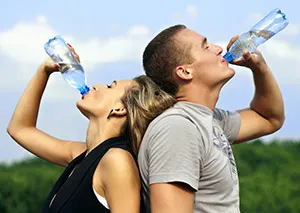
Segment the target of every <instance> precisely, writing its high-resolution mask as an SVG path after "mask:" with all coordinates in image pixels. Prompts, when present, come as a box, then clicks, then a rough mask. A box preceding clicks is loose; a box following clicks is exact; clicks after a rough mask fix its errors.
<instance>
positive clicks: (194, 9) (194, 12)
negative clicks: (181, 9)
mask: <svg viewBox="0 0 300 213" xmlns="http://www.w3.org/2000/svg"><path fill="white" fill-rule="evenodd" d="M185 11H186V13H187V14H189V15H190V16H192V17H196V16H197V7H196V6H194V5H188V6H187V7H186V9H185Z"/></svg>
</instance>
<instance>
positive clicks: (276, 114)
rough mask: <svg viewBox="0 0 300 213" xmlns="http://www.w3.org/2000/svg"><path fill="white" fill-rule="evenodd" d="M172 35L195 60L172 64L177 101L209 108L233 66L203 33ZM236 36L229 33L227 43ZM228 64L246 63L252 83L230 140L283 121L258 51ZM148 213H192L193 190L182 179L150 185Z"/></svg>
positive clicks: (272, 80) (270, 129)
mask: <svg viewBox="0 0 300 213" xmlns="http://www.w3.org/2000/svg"><path fill="white" fill-rule="evenodd" d="M175 38H176V39H177V41H179V42H181V43H182V44H187V45H188V46H190V47H191V54H192V55H193V56H194V58H195V61H194V62H193V63H192V64H183V65H179V66H177V67H176V68H175V71H174V78H175V80H176V82H177V83H178V85H179V91H178V93H177V94H176V97H177V100H178V101H189V102H193V103H197V104H202V105H204V106H207V107H208V108H210V109H211V110H213V109H214V108H215V106H216V103H217V101H218V98H219V94H220V91H221V89H222V87H223V86H224V85H225V83H226V82H227V81H229V80H230V79H231V78H232V77H233V76H234V70H233V69H232V68H230V67H229V66H228V63H227V62H226V61H225V60H224V59H223V57H222V55H221V54H222V52H223V49H222V48H221V47H219V46H217V45H214V44H210V43H209V42H208V41H207V40H206V38H205V37H204V36H203V35H200V34H198V33H196V32H194V31H192V30H190V29H185V30H182V31H180V32H179V33H178V34H176V36H175ZM237 39H238V36H235V37H233V38H232V39H231V40H230V42H229V44H228V46H227V50H228V49H229V48H230V46H231V45H232V44H233V43H234V41H236V40H237ZM232 64H235V65H239V66H244V67H248V68H249V69H250V70H251V71H252V73H253V78H254V84H255V93H254V97H253V99H252V101H251V103H250V107H248V108H245V109H241V110H238V112H239V113H240V117H241V127H240V131H239V134H238V137H237V140H236V141H235V142H234V144H238V143H242V142H245V141H248V140H250V139H254V138H258V137H260V136H263V135H267V134H271V133H273V132H275V131H277V130H278V129H279V128H281V126H282V125H283V123H284V105H283V99H282V95H281V92H280V89H279V87H278V85H277V83H276V80H275V78H274V76H273V74H272V72H271V70H270V68H269V67H268V65H267V64H266V61H265V60H264V58H263V56H262V54H261V53H260V52H259V51H258V50H256V51H255V52H254V53H249V52H248V51H245V52H244V54H243V57H242V58H240V59H236V60H234V61H233V62H232ZM150 200H151V210H152V213H167V212H168V213H169V212H172V213H188V212H190V213H192V212H193V204H194V191H193V190H192V189H191V188H190V187H189V186H187V185H185V184H184V183H177V182H172V183H159V184H151V185H150Z"/></svg>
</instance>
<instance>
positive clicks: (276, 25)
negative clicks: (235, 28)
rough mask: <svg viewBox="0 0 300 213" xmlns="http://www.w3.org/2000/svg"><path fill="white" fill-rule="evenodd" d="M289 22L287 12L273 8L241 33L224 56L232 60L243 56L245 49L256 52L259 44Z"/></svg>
mask: <svg viewBox="0 0 300 213" xmlns="http://www.w3.org/2000/svg"><path fill="white" fill-rule="evenodd" d="M288 24H289V22H288V20H287V19H286V17H285V14H284V13H282V12H281V10H280V9H274V10H272V11H271V12H270V13H269V14H268V15H267V16H265V17H264V18H263V19H261V20H260V21H259V22H258V23H257V24H255V25H254V26H253V27H252V28H251V29H250V30H249V31H248V32H246V33H243V34H242V35H240V36H239V38H238V40H237V41H235V42H234V43H233V44H232V46H231V47H230V49H229V50H228V52H227V53H226V54H225V55H224V56H223V57H224V58H225V59H226V60H227V61H228V62H230V61H232V60H234V59H236V58H240V57H242V56H243V52H244V51H245V50H248V51H249V52H251V53H252V52H254V51H255V50H256V48H257V47H258V46H259V45H261V44H262V43H264V42H265V41H267V40H268V39H270V38H271V37H272V36H274V35H275V34H276V33H278V32H279V31H281V30H283V29H284V28H285V27H286V26H287V25H288Z"/></svg>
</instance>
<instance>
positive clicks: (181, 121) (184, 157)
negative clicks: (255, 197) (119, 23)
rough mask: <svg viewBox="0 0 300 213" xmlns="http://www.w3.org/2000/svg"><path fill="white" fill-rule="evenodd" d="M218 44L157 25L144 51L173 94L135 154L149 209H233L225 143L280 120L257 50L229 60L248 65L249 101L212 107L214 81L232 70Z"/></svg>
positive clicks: (150, 69)
mask: <svg viewBox="0 0 300 213" xmlns="http://www.w3.org/2000/svg"><path fill="white" fill-rule="evenodd" d="M237 38H238V36H236V37H234V38H233V39H231V41H230V42H229V44H228V47H227V48H229V47H230V46H231V45H232V44H233V42H234V41H235V40H237ZM222 51H223V50H222V48H221V47H219V46H217V45H214V44H210V43H209V42H208V41H207V39H206V38H205V37H204V36H202V35H200V34H198V33H196V32H194V31H192V30H190V29H187V28H186V27H185V26H183V25H176V26H173V27H170V28H168V29H166V30H164V31H162V32H161V33H159V34H158V35H157V36H156V37H155V38H154V39H153V40H152V41H151V42H150V43H149V44H148V46H147V47H146V49H145V51H144V54H143V66H144V69H145V72H146V74H147V75H148V76H149V77H151V78H152V79H153V80H154V81H155V82H156V83H157V84H158V85H159V86H160V87H161V88H162V89H164V90H165V91H166V92H168V93H170V94H173V95H174V96H175V97H176V99H177V101H178V102H177V103H176V104H175V106H174V107H173V108H171V109H169V110H167V111H166V112H164V113H162V114H161V115H160V116H158V117H157V118H156V119H155V120H154V121H153V122H152V123H151V124H150V125H149V127H148V129H147V131H146V134H145V135H144V138H143V141H142V144H141V147H140V152H139V156H138V162H139V166H140V170H141V176H142V180H143V182H144V184H145V189H146V190H148V191H149V190H150V191H149V193H150V201H151V202H150V203H151V212H152V213H169V212H172V213H181V212H182V213H189V212H190V213H191V212H195V213H198V212H222V213H223V212H226V213H227V212H230V213H235V212H240V209H239V206H240V204H239V186H238V175H237V170H236V165H235V160H234V156H233V153H232V149H231V144H232V143H233V144H237V143H241V142H244V141H248V140H250V139H254V138H258V137H260V136H263V135H267V134H271V133H273V132H275V131H276V130H278V129H279V128H281V126H282V125H283V122H284V106H283V100H282V96H281V92H280V89H279V87H278V85H277V83H276V81H275V79H274V77H273V75H272V73H271V71H270V69H269V67H268V66H267V64H266V62H265V60H264V58H263V56H262V55H261V53H260V52H259V51H255V52H254V53H249V52H247V51H245V52H244V54H243V57H242V58H241V59H237V60H235V61H234V62H233V63H234V64H236V65H241V66H245V67H248V68H250V69H251V71H252V73H253V77H254V84H255V95H254V98H253V100H252V101H251V103H250V107H249V108H246V109H242V110H238V111H236V112H227V111H224V110H220V109H216V108H215V106H216V103H217V101H218V98H219V94H220V91H221V88H222V87H223V86H224V84H225V83H226V82H227V81H228V80H229V79H231V78H232V77H233V76H234V73H235V72H234V70H233V69H232V68H229V66H228V63H227V62H226V61H225V60H224V59H223V57H222V55H221V53H222Z"/></svg>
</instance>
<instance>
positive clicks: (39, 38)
mask: <svg viewBox="0 0 300 213" xmlns="http://www.w3.org/2000/svg"><path fill="white" fill-rule="evenodd" d="M55 35H56V32H55V30H54V29H53V28H52V27H51V26H50V25H49V24H48V23H47V18H46V17H45V16H37V17H36V19H35V20H34V21H27V22H24V21H21V22H19V23H17V24H16V25H14V26H12V27H11V28H10V29H7V30H6V31H2V32H0V55H1V58H2V59H3V62H2V63H4V64H2V68H3V67H5V70H6V71H7V72H5V73H1V75H2V77H4V78H5V79H6V80H7V81H6V82H4V83H3V84H1V85H0V87H1V88H18V87H20V86H22V87H23V86H24V85H23V84H24V83H25V82H28V80H29V78H30V77H31V76H32V75H33V74H34V70H36V69H37V67H38V65H39V64H40V63H41V62H42V61H43V59H44V58H45V57H46V56H47V55H46V53H45V51H44V48H43V47H44V43H45V42H46V41H47V40H48V39H49V38H51V37H54V36H55ZM62 36H63V37H64V38H65V40H66V41H67V42H68V43H71V44H72V46H74V48H75V49H76V52H78V53H79V54H80V56H81V61H82V64H83V66H84V68H85V69H86V70H89V71H92V69H93V68H95V67H96V66H99V65H101V64H103V63H108V62H110V63H111V62H120V61H134V60H137V61H139V60H140V59H141V55H142V51H143V49H144V47H145V46H146V44H147V42H148V41H149V40H150V30H149V29H148V28H147V27H146V26H143V25H137V26H132V27H131V28H129V29H128V31H127V32H125V33H124V34H122V35H120V36H116V37H111V38H99V37H94V38H88V39H86V40H79V39H77V38H76V37H75V36H74V35H62ZM0 60H1V59H0ZM6 61H8V62H6ZM12 72H13V74H12ZM49 87H52V89H51V92H47V98H49V99H55V100H57V99H61V98H66V97H72V98H73V97H74V95H73V96H72V95H71V94H74V92H73V91H72V90H73V88H70V89H69V90H67V91H70V93H68V92H64V93H61V92H60V91H61V90H62V89H64V90H66V83H65V82H64V81H63V80H62V78H61V76H59V75H58V77H54V80H52V81H51V82H50V84H49ZM63 94H64V95H63Z"/></svg>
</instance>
